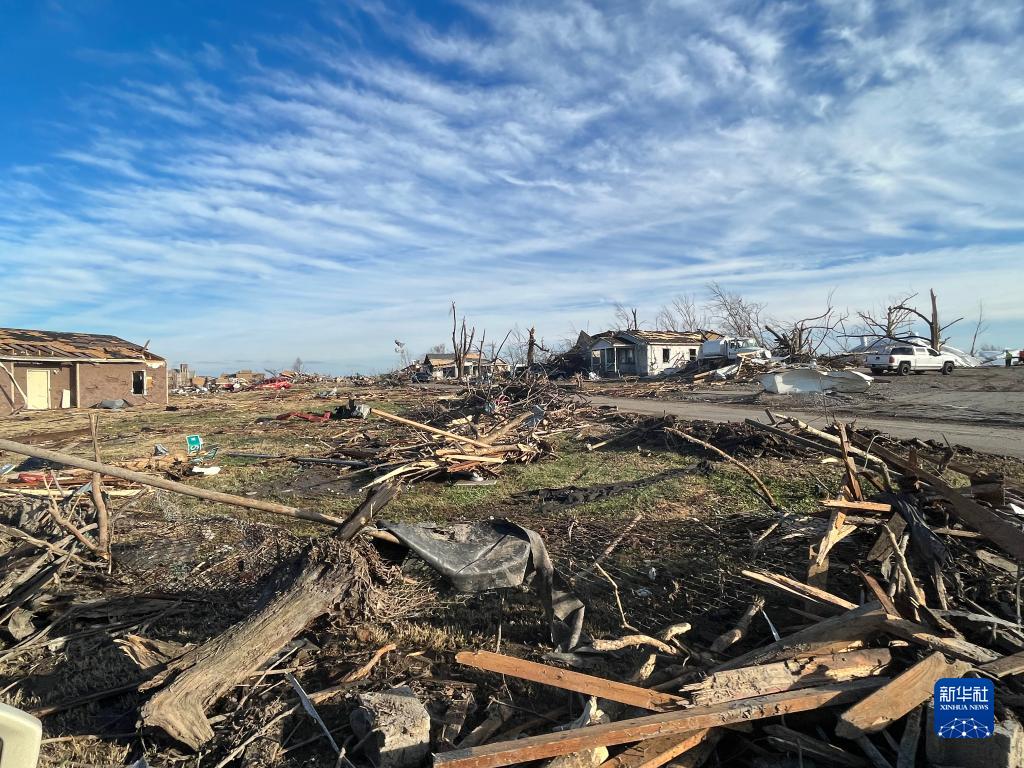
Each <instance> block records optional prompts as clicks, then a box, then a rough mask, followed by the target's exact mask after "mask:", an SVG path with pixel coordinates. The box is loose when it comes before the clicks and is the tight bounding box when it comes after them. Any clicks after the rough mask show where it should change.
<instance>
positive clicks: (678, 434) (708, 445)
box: [665, 427, 782, 512]
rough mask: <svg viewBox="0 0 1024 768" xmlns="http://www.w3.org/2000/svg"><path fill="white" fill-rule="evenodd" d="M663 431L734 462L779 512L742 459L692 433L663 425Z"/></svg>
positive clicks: (762, 485)
mask: <svg viewBox="0 0 1024 768" xmlns="http://www.w3.org/2000/svg"><path fill="white" fill-rule="evenodd" d="M665 431H666V432H668V433H669V434H672V435H675V436H676V437H681V438H683V439H684V440H686V441H688V442H691V443H693V444H695V445H699V446H701V447H702V448H705V449H706V450H709V451H711V452H712V453H714V454H717V455H718V456H721V457H722V458H723V459H725V460H726V461H730V462H732V463H733V464H735V465H736V466H737V467H739V468H740V469H742V470H743V471H744V472H746V473H747V474H748V475H750V477H751V479H752V480H753V481H754V482H755V483H757V486H758V488H760V489H761V493H763V494H764V496H765V499H767V501H768V506H770V507H771V508H772V509H773V510H775V511H776V512H781V511H782V508H781V507H780V506H779V503H778V502H777V501H775V497H774V496H772V492H771V491H769V490H768V486H767V485H765V484H764V481H763V480H761V478H760V477H758V475H757V473H756V472H754V470H752V469H751V468H750V467H748V466H747V465H746V464H744V463H743V462H742V461H740V460H739V459H736V458H734V457H732V456H730V455H729V454H728V453H726V452H725V451H723V450H721V449H720V448H716V447H715V446H713V445H711V443H705V442H704V441H703V440H700V439H698V438H696V437H694V436H693V435H688V434H686V433H685V432H683V431H682V430H678V429H673V428H672V427H665Z"/></svg>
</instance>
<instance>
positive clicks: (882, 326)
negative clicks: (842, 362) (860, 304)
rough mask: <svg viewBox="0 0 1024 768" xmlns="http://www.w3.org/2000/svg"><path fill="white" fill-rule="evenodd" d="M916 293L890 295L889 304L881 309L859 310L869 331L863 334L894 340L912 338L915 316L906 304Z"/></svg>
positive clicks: (862, 320)
mask: <svg viewBox="0 0 1024 768" xmlns="http://www.w3.org/2000/svg"><path fill="white" fill-rule="evenodd" d="M916 295H917V294H916V293H906V294H903V295H902V296H894V297H890V299H889V304H888V305H887V306H884V307H882V308H881V310H877V309H876V310H868V311H863V312H858V313H857V316H858V317H860V319H861V322H863V323H864V328H865V330H866V331H867V333H865V334H862V335H864V336H871V337H874V338H876V339H890V340H892V341H906V340H907V339H909V338H911V337H912V336H913V335H914V318H913V315H912V314H911V313H910V310H908V309H906V306H905V305H906V303H907V302H908V301H911V300H912V299H913V298H914V297H915V296H916Z"/></svg>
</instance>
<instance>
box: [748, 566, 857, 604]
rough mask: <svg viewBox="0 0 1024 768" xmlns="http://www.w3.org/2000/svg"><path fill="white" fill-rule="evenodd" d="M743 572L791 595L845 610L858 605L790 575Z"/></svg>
mask: <svg viewBox="0 0 1024 768" xmlns="http://www.w3.org/2000/svg"><path fill="white" fill-rule="evenodd" d="M741 573H742V574H743V575H744V576H746V577H747V578H748V579H753V580H754V581H759V582H761V583H762V584H767V585H768V586H770V587H775V588H776V589H781V590H782V591H784V592H789V593H790V594H791V595H795V596H797V597H802V598H804V599H805V600H812V601H814V602H815V603H819V604H824V605H832V606H834V607H836V608H842V609H843V610H844V611H850V610H853V609H854V608H856V607H857V604H856V603H852V602H850V601H849V600H846V599H844V598H842V597H838V596H836V595H833V594H832V593H831V592H826V591H825V590H824V589H818V588H817V587H812V586H810V585H809V584H804V583H803V582H800V581H797V580H796V579H791V578H789V577H788V576H783V575H781V574H778V573H767V572H765V571H746V570H744V571H741Z"/></svg>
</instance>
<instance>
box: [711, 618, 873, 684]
mask: <svg viewBox="0 0 1024 768" xmlns="http://www.w3.org/2000/svg"><path fill="white" fill-rule="evenodd" d="M884 617H885V613H884V612H883V611H882V608H881V606H880V605H879V604H878V603H877V602H876V601H874V600H872V601H871V602H869V603H865V604H864V605H861V606H859V607H857V608H854V609H853V610H851V611H847V612H846V613H843V614H840V615H839V616H832V617H830V618H828V619H825V620H824V621H819V622H817V623H816V624H813V625H812V626H810V627H807V628H806V629H801V630H800V631H799V632H794V633H793V634H791V635H787V636H786V637H783V638H782V639H780V640H776V641H775V642H774V643H771V644H770V645H766V646H764V647H762V648H756V649H755V650H753V651H750V653H746V654H744V655H743V656H739V657H737V658H735V659H732V660H730V661H727V662H726V663H724V664H721V665H719V666H718V667H716V669H715V670H714V671H716V672H718V671H721V670H723V669H736V668H737V667H747V666H752V665H754V664H765V663H768V662H772V661H779V660H780V659H792V658H797V657H800V656H813V655H815V654H819V655H820V654H822V653H838V652H839V651H842V650H845V649H847V648H849V647H851V646H857V644H863V643H864V642H865V641H866V640H868V639H869V638H871V637H873V636H874V635H876V634H878V632H879V631H880V630H881V627H882V623H883V619H884ZM823 648H832V649H835V650H827V651H826V650H821V649H823Z"/></svg>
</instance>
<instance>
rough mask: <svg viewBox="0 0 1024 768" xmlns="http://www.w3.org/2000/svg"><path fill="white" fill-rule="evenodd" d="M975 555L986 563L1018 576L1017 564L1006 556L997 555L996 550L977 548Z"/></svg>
mask: <svg viewBox="0 0 1024 768" xmlns="http://www.w3.org/2000/svg"><path fill="white" fill-rule="evenodd" d="M974 556H975V557H977V558H978V559H979V560H981V562H983V563H985V564H986V565H991V566H992V567H993V568H998V569H999V570H1001V571H1003V572H1004V573H1008V574H1010V575H1011V576H1013V577H1014V578H1016V577H1017V564H1016V563H1015V562H1013V561H1012V560H1007V559H1006V558H1005V557H1002V556H1000V555H997V554H996V553H995V552H989V551H988V550H984V549H978V550H975V552H974Z"/></svg>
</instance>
